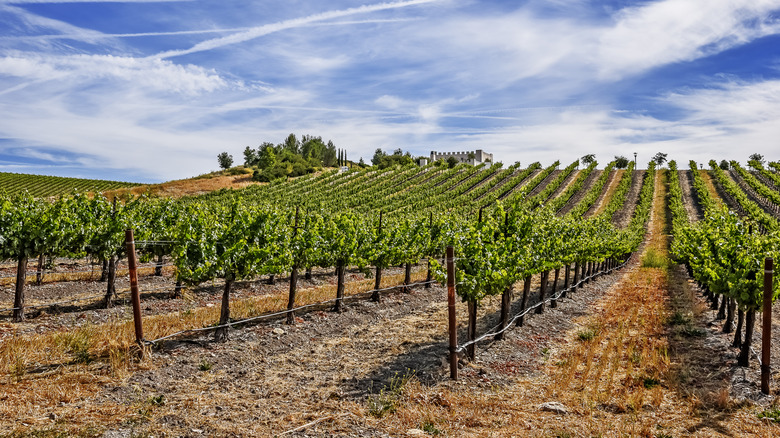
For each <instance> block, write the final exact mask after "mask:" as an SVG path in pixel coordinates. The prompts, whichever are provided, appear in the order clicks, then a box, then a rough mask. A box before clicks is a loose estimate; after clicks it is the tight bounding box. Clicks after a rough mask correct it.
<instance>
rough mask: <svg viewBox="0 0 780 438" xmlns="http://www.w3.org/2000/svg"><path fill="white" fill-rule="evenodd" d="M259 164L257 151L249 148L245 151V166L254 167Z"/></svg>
mask: <svg viewBox="0 0 780 438" xmlns="http://www.w3.org/2000/svg"><path fill="white" fill-rule="evenodd" d="M256 164H257V151H255V150H254V149H252V148H250V147H249V146H247V147H246V148H245V149H244V166H254V165H256Z"/></svg>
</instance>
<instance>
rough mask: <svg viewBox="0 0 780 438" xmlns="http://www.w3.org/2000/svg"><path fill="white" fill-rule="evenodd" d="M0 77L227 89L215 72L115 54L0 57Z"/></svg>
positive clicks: (160, 88)
mask: <svg viewBox="0 0 780 438" xmlns="http://www.w3.org/2000/svg"><path fill="white" fill-rule="evenodd" d="M0 74H4V75H9V76H15V77H18V78H21V79H26V80H36V81H46V80H63V79H64V78H68V79H69V80H73V81H74V82H83V81H99V80H105V79H110V80H116V81H119V82H121V83H123V84H125V85H132V86H134V87H140V88H141V89H146V90H148V91H154V92H172V93H182V94H190V95H193V94H198V93H203V92H206V93H208V92H213V91H216V90H219V89H223V88H226V87H227V86H228V83H227V81H225V80H224V79H223V78H221V77H220V76H219V75H218V74H217V73H216V72H214V71H213V70H212V71H210V70H208V69H204V68H202V67H198V66H194V65H178V64H174V63H172V62H170V61H167V60H160V59H140V58H130V57H122V56H112V55H73V56H53V57H51V56H38V55H31V56H30V55H26V56H25V55H24V54H17V55H16V56H6V57H3V58H0Z"/></svg>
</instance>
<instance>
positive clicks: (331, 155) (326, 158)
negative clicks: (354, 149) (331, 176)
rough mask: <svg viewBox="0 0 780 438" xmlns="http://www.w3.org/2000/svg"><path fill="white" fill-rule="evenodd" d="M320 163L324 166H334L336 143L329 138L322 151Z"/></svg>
mask: <svg viewBox="0 0 780 438" xmlns="http://www.w3.org/2000/svg"><path fill="white" fill-rule="evenodd" d="M322 165H323V166H325V167H334V166H335V165H336V145H334V144H333V142H332V141H330V140H328V144H327V145H326V146H325V150H324V151H323V153H322Z"/></svg>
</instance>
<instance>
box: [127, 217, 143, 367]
mask: <svg viewBox="0 0 780 438" xmlns="http://www.w3.org/2000/svg"><path fill="white" fill-rule="evenodd" d="M125 246H126V248H127V264H128V268H129V269H128V270H129V271H130V299H131V301H132V303H133V323H134V324H135V342H137V343H138V345H139V346H140V347H141V356H142V357H143V351H144V349H143V339H144V328H143V325H142V324H141V295H140V293H139V292H138V268H137V265H138V263H137V261H136V257H135V238H134V237H133V230H132V229H129V228H128V229H127V230H125Z"/></svg>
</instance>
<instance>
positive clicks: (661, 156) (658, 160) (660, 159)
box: [653, 152, 666, 166]
mask: <svg viewBox="0 0 780 438" xmlns="http://www.w3.org/2000/svg"><path fill="white" fill-rule="evenodd" d="M653 162H654V163H655V164H656V165H657V166H663V164H664V163H666V154H665V153H663V152H658V153H657V154H655V155H653Z"/></svg>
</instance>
